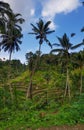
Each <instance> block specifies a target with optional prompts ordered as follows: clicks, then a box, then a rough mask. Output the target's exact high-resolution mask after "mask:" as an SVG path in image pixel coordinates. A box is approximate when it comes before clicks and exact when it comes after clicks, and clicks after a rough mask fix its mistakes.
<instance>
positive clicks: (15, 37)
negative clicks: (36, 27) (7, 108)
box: [0, 13, 24, 103]
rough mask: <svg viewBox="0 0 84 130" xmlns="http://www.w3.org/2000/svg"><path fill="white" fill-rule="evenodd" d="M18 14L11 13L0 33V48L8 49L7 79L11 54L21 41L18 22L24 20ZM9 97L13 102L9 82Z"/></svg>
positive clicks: (18, 48)
mask: <svg viewBox="0 0 84 130" xmlns="http://www.w3.org/2000/svg"><path fill="white" fill-rule="evenodd" d="M19 15H20V14H14V13H12V14H11V16H10V17H9V19H8V20H7V23H6V30H5V32H4V34H2V35H1V37H2V41H1V42H0V46H1V49H3V50H4V51H5V52H6V51H8V53H9V67H10V71H9V74H8V77H9V79H10V78H11V55H12V53H13V52H15V51H19V50H20V47H19V45H20V44H21V43H22V41H21V38H22V36H23V35H22V33H21V31H22V29H21V26H20V25H19V24H22V23H23V22H24V19H22V18H18V16H19ZM9 89H10V94H11V99H12V103H13V100H14V98H13V91H12V87H11V84H9Z"/></svg>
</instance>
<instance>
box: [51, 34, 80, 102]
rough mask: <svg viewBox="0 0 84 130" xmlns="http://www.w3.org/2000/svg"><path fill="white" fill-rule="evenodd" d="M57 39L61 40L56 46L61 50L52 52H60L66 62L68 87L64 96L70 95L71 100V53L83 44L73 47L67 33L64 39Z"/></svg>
mask: <svg viewBox="0 0 84 130" xmlns="http://www.w3.org/2000/svg"><path fill="white" fill-rule="evenodd" d="M57 39H58V40H59V43H58V44H55V45H57V46H58V47H59V48H57V49H53V50H52V51H51V52H59V54H60V57H62V59H63V60H65V63H66V87H65V94H64V96H66V95H67V93H68V96H69V99H70V98H71V96H70V83H69V63H70V52H69V51H70V50H71V49H76V48H77V47H79V46H80V45H81V44H82V43H80V44H77V45H75V46H73V44H72V43H70V40H69V38H68V36H67V34H66V33H65V34H64V35H63V37H62V38H61V37H57Z"/></svg>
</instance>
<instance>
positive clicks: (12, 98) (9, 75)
mask: <svg viewBox="0 0 84 130" xmlns="http://www.w3.org/2000/svg"><path fill="white" fill-rule="evenodd" d="M11 55H12V52H10V55H9V74H8V79H11ZM9 90H10V95H11V101H12V103H13V100H14V97H13V90H12V86H11V83H10V84H9Z"/></svg>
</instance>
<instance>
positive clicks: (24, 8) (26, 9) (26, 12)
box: [2, 0, 35, 32]
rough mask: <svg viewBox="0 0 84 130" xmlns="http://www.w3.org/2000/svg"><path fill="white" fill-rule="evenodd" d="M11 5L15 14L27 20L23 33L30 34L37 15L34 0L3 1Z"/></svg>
mask: <svg viewBox="0 0 84 130" xmlns="http://www.w3.org/2000/svg"><path fill="white" fill-rule="evenodd" d="M2 1H4V2H7V3H9V4H10V6H11V8H12V9H13V11H14V12H15V13H20V14H22V18H24V19H25V22H24V23H23V25H22V27H23V31H26V32H28V29H29V26H30V22H32V21H33V17H34V14H35V3H34V1H33V0H2Z"/></svg>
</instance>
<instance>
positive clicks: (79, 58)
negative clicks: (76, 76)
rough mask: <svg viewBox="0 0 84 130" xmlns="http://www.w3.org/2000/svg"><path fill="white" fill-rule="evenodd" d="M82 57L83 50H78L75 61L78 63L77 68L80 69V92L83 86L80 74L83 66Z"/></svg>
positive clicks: (83, 57) (83, 55)
mask: <svg viewBox="0 0 84 130" xmlns="http://www.w3.org/2000/svg"><path fill="white" fill-rule="evenodd" d="M83 59H84V50H83V51H80V52H79V53H78V54H77V57H76V63H77V64H78V66H79V69H80V94H81V93H82V88H83V76H82V71H83V66H84V60H83Z"/></svg>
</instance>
